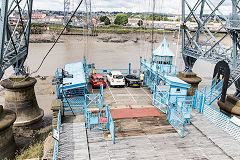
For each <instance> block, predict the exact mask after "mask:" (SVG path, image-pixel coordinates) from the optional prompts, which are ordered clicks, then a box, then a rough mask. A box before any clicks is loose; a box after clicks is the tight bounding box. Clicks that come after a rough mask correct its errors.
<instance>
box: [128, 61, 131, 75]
mask: <svg viewBox="0 0 240 160" xmlns="http://www.w3.org/2000/svg"><path fill="white" fill-rule="evenodd" d="M131 70H132V64H131V63H129V64H128V74H131Z"/></svg>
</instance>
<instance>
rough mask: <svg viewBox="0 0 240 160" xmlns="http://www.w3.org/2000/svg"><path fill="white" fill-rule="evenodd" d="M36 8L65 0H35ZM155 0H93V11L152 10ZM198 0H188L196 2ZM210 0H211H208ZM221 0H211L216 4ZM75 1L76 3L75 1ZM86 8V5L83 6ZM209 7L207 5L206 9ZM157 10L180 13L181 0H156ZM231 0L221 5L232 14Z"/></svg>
mask: <svg viewBox="0 0 240 160" xmlns="http://www.w3.org/2000/svg"><path fill="white" fill-rule="evenodd" d="M33 1H34V3H33V8H34V9H47V10H63V2H64V0H33ZM152 1H153V0H92V10H93V11H100V10H102V11H124V12H128V11H130V12H151V11H152ZM195 1H196V0H188V2H189V3H194V2H195ZM208 1H209V0H208ZM219 1H220V0H211V2H212V3H213V4H214V5H217V3H218V2H219ZM73 2H74V3H73ZM78 2H79V0H71V3H72V5H71V10H73V7H76V4H77V3H78ZM81 10H84V6H82V7H81ZM208 10H209V8H208V6H207V5H206V11H208ZM155 11H156V12H161V13H180V12H181V0H156V10H155ZM230 11H231V0H226V2H224V5H223V6H222V7H221V12H223V14H227V15H228V14H230Z"/></svg>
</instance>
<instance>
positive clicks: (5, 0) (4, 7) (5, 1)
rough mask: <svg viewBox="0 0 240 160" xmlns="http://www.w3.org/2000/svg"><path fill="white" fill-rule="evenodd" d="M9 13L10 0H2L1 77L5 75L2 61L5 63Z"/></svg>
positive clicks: (0, 22) (0, 29) (0, 33)
mask: <svg viewBox="0 0 240 160" xmlns="http://www.w3.org/2000/svg"><path fill="white" fill-rule="evenodd" d="M7 14H8V0H2V8H1V18H2V20H1V21H0V35H1V39H0V52H1V58H0V79H1V78H2V76H3V70H2V63H3V57H4V42H5V35H6V28H7V22H8V18H7Z"/></svg>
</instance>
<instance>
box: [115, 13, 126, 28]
mask: <svg viewBox="0 0 240 160" xmlns="http://www.w3.org/2000/svg"><path fill="white" fill-rule="evenodd" d="M127 23H128V16H127V14H126V13H118V14H117V15H116V18H115V20H114V24H117V25H125V24H127Z"/></svg>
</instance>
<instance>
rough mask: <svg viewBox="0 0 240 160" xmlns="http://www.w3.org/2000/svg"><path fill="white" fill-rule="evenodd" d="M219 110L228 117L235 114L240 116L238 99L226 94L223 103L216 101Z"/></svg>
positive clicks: (239, 101) (239, 100)
mask: <svg viewBox="0 0 240 160" xmlns="http://www.w3.org/2000/svg"><path fill="white" fill-rule="evenodd" d="M217 103H218V106H219V108H220V111H221V112H223V113H224V114H226V115H227V116H229V117H233V116H236V117H238V118H240V99H238V98H236V97H233V96H231V95H227V98H226V101H225V103H223V102H221V101H218V102H217Z"/></svg>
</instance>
